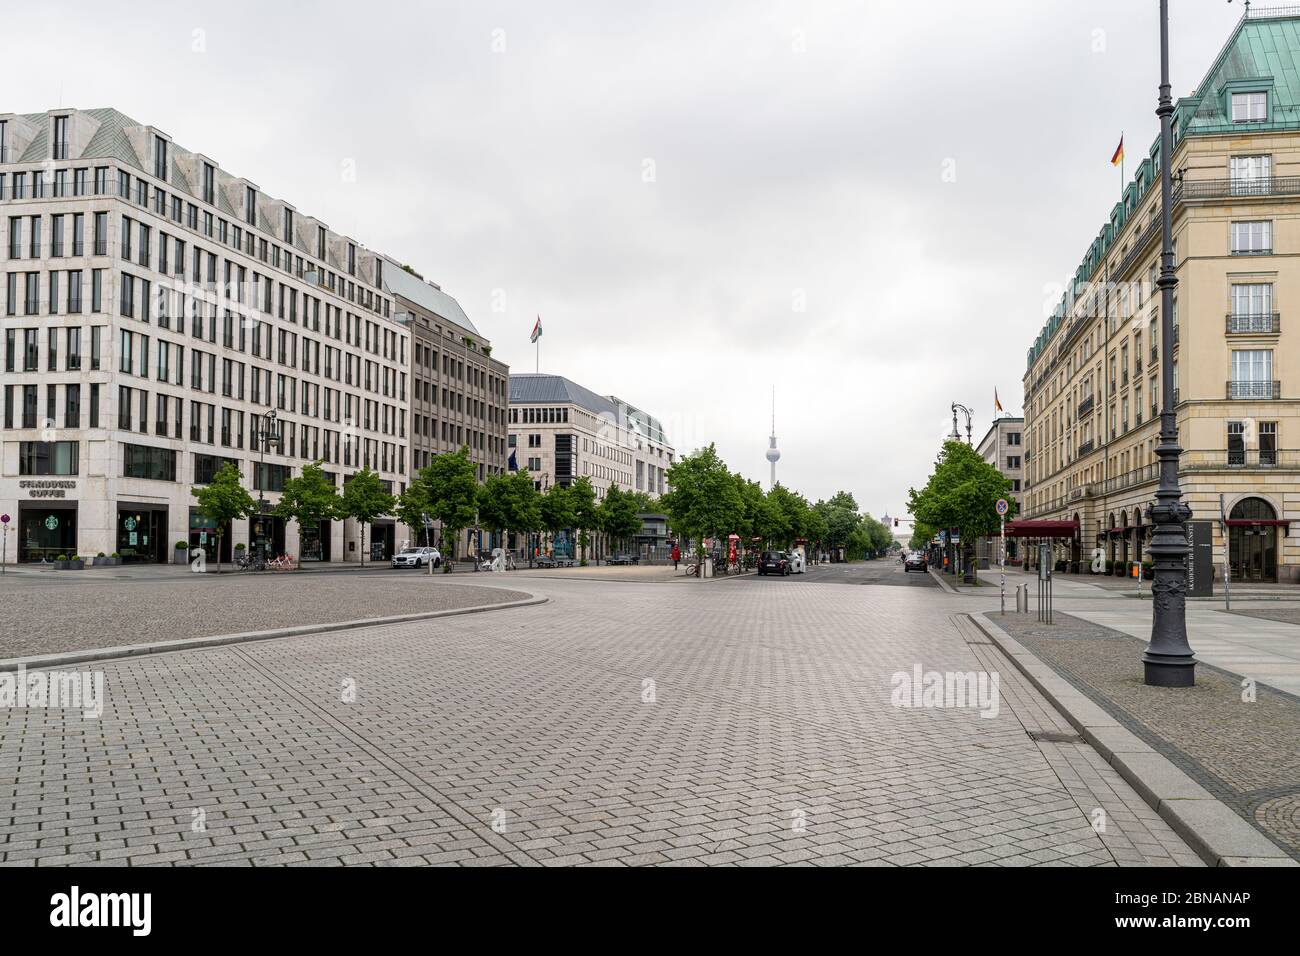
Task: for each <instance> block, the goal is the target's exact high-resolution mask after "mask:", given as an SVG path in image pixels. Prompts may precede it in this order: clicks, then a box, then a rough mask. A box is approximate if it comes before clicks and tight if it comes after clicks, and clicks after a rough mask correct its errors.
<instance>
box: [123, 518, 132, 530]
mask: <svg viewBox="0 0 1300 956" xmlns="http://www.w3.org/2000/svg"><path fill="white" fill-rule="evenodd" d="M122 523H123V524H124V525H126V530H127V531H134V530H135V519H134V518H127V519H126V521H124V522H122Z"/></svg>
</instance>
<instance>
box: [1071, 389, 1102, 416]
mask: <svg viewBox="0 0 1300 956" xmlns="http://www.w3.org/2000/svg"><path fill="white" fill-rule="evenodd" d="M1096 404H1097V400H1096V397H1095V396H1093V395H1089V396H1088V397H1087V398H1085V399H1084V400H1083V401H1081V402H1080V403H1079V406H1078V408H1076V409H1075V413H1074V417H1075V419H1076V420H1078V419H1080V418H1083V416H1085V415H1087V414H1089V413H1090V412H1091V411H1092V410H1093V407H1094V406H1095V405H1096Z"/></svg>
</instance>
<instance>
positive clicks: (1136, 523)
mask: <svg viewBox="0 0 1300 956" xmlns="http://www.w3.org/2000/svg"><path fill="white" fill-rule="evenodd" d="M1145 530H1146V529H1145V528H1143V527H1142V509H1141V508H1134V509H1133V560H1134V561H1137V562H1139V563H1140V562H1141V561H1142V532H1143V531H1145Z"/></svg>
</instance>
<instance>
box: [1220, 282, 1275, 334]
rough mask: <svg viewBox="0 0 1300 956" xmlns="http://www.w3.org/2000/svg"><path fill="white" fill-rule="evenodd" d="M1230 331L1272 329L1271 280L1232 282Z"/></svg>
mask: <svg viewBox="0 0 1300 956" xmlns="http://www.w3.org/2000/svg"><path fill="white" fill-rule="evenodd" d="M1228 331H1230V332H1272V331H1273V284H1272V283H1271V282H1250V283H1235V282H1234V283H1233V285H1232V316H1231V317H1230V318H1229V320H1228Z"/></svg>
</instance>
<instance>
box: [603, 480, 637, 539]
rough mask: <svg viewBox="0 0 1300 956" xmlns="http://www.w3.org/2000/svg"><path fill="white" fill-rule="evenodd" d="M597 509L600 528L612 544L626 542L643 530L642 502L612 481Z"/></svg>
mask: <svg viewBox="0 0 1300 956" xmlns="http://www.w3.org/2000/svg"><path fill="white" fill-rule="evenodd" d="M596 510H597V516H598V518H599V520H600V530H602V531H604V532H605V533H606V534H607V535H609V537H610V542H611V544H613V543H615V542H626V541H627V540H628V539H629V538H631V537H632V536H633V535H635V534H636V533H637V532H638V531H640V530H641V517H640V515H639V514H638V512H639V511H640V510H641V509H640V502H639V501H638V500H637V498H636V496H635V495H634V494H632V493H631V492H626V491H623V490H622V489H621V488H619V487H618V485H616V484H614V483H612V482H611V483H610V486H609V488H608V489H607V490H606V491H605V498H604V500H603V501H601V503H600V505H599V507H598V508H597V509H596Z"/></svg>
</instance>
